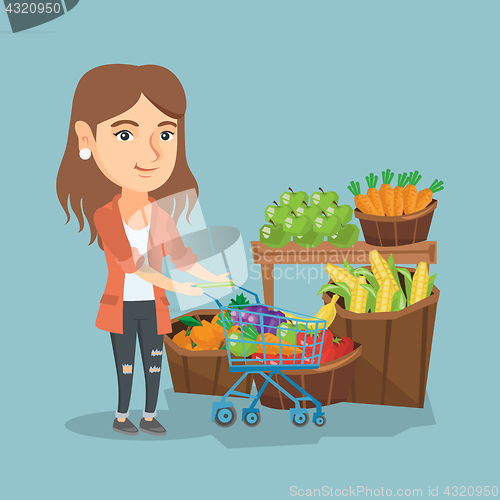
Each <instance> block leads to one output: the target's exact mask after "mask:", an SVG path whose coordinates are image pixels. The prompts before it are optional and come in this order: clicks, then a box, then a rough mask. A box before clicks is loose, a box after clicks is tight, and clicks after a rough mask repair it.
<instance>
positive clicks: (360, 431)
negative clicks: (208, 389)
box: [66, 388, 436, 448]
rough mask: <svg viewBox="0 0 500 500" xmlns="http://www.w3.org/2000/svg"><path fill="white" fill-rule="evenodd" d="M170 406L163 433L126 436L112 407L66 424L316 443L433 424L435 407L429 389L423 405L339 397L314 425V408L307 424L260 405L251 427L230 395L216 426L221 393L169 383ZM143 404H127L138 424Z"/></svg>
mask: <svg viewBox="0 0 500 500" xmlns="http://www.w3.org/2000/svg"><path fill="white" fill-rule="evenodd" d="M164 395H165V399H166V401H167V405H168V410H158V414H157V419H158V421H159V422H161V423H162V424H163V425H164V426H165V427H166V429H167V435H166V436H165V437H154V436H150V435H148V434H144V433H142V432H141V433H140V434H139V435H138V436H124V435H123V434H119V433H117V432H114V431H113V430H112V424H113V419H114V411H109V412H103V413H93V414H89V415H82V416H80V417H76V418H73V419H71V420H68V422H66V428H67V429H68V430H70V431H72V432H76V433H77V434H82V435H85V436H91V437H96V438H104V439H119V440H135V441H137V440H139V441H169V440H177V439H194V438H198V437H205V436H213V437H214V438H215V439H216V440H217V441H219V442H220V443H221V444H222V445H223V446H224V447H226V448H256V447H257V448H258V447H265V446H289V445H301V444H316V443H318V442H319V440H320V439H322V438H330V437H393V436H396V435H397V434H400V433H402V432H404V431H406V430H408V429H412V428H414V427H425V426H430V425H435V424H436V421H435V419H434V413H433V411H432V406H431V402H430V400H429V397H428V395H427V394H426V397H425V405H424V408H423V409H419V408H398V407H393V406H375V405H361V404H352V403H341V404H336V405H332V406H327V407H325V408H324V411H325V416H326V424H325V426H324V427H321V428H319V427H316V426H315V425H314V424H313V423H312V418H311V417H312V413H313V410H310V411H309V417H310V419H309V424H308V425H307V426H306V427H304V428H296V427H295V426H293V425H292V424H291V423H290V414H289V412H288V411H283V410H271V409H269V408H264V407H262V406H260V405H258V407H259V408H260V410H261V415H262V421H261V423H260V424H259V425H258V426H257V427H256V428H249V427H247V426H246V425H245V424H244V423H243V422H242V421H241V409H242V408H244V407H246V406H248V405H249V402H248V401H246V400H244V399H242V398H233V399H232V402H233V403H234V406H235V408H236V410H237V411H238V419H237V421H236V423H235V424H234V425H233V426H232V427H229V428H225V429H224V428H220V427H218V426H217V425H216V424H215V423H213V422H211V410H212V403H213V402H214V401H219V400H220V398H219V397H213V396H198V395H194V394H178V393H175V392H174V390H173V388H170V389H167V390H166V391H164ZM141 417H142V411H141V410H131V411H130V417H129V418H130V420H131V421H132V422H133V423H134V424H135V425H137V426H138V425H139V421H140V419H141Z"/></svg>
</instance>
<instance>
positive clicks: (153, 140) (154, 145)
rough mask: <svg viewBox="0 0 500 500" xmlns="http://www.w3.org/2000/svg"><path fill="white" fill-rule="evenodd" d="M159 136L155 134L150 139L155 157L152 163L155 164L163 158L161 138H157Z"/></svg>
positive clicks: (150, 145)
mask: <svg viewBox="0 0 500 500" xmlns="http://www.w3.org/2000/svg"><path fill="white" fill-rule="evenodd" d="M157 136H158V134H156V133H153V134H151V136H150V138H149V147H150V150H151V153H152V156H153V159H152V160H151V163H154V162H155V161H157V160H159V159H160V158H161V154H162V153H161V148H160V144H159V142H160V138H159V137H157Z"/></svg>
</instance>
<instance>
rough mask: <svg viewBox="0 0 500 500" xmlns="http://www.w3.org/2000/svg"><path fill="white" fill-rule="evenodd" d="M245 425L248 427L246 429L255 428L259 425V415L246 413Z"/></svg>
mask: <svg viewBox="0 0 500 500" xmlns="http://www.w3.org/2000/svg"><path fill="white" fill-rule="evenodd" d="M244 422H245V424H246V425H248V427H255V426H257V425H259V424H260V413H253V412H250V413H247V414H246V415H245V420H244Z"/></svg>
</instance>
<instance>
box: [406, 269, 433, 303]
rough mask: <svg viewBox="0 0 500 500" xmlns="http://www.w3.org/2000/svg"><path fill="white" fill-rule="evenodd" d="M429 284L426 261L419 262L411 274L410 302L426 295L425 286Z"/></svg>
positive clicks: (414, 301) (415, 301)
mask: <svg viewBox="0 0 500 500" xmlns="http://www.w3.org/2000/svg"><path fill="white" fill-rule="evenodd" d="M428 284H429V272H428V271H427V262H420V263H419V264H418V266H417V270H416V271H415V274H414V275H413V281H412V285H411V294H410V304H411V305H413V304H416V303H417V302H418V301H419V300H422V299H425V298H426V297H427V286H428Z"/></svg>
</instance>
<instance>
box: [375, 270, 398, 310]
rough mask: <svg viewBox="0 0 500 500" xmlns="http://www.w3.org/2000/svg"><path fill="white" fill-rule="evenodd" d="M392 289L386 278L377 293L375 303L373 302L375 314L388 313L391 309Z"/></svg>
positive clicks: (389, 281)
mask: <svg viewBox="0 0 500 500" xmlns="http://www.w3.org/2000/svg"><path fill="white" fill-rule="evenodd" d="M393 296H394V288H393V286H392V282H391V280H390V279H389V278H386V279H385V280H384V281H383V282H382V284H381V285H380V288H379V289H378V292H377V301H376V302H375V312H376V313H377V312H390V311H391V309H392V297H393Z"/></svg>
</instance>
